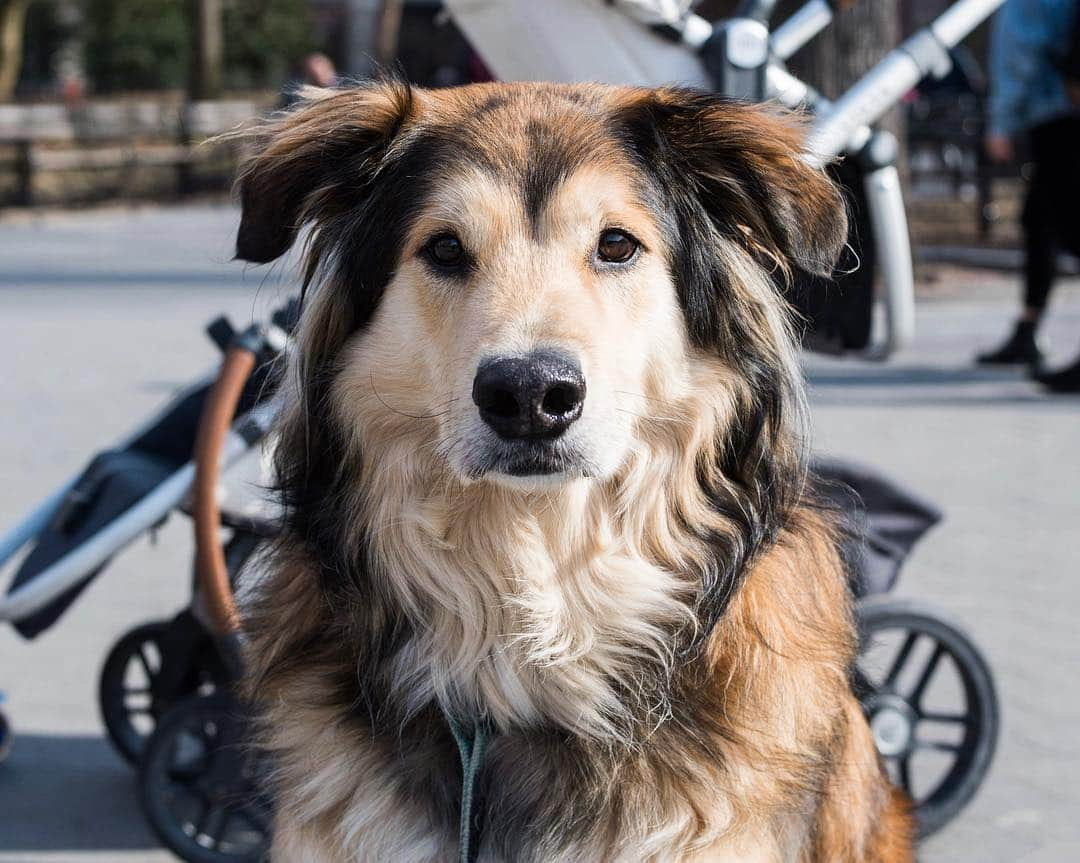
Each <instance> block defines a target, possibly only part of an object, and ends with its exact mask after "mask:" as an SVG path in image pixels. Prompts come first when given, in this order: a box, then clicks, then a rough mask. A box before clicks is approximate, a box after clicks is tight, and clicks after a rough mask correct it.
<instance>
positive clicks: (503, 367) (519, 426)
mask: <svg viewBox="0 0 1080 863" xmlns="http://www.w3.org/2000/svg"><path fill="white" fill-rule="evenodd" d="M472 396H473V401H474V402H475V403H476V407H477V408H478V409H479V411H480V416H481V417H482V418H483V420H484V422H486V423H487V424H488V425H489V426H491V428H492V429H493V430H494V431H495V433H496V434H497V435H499V437H502V438H507V439H518V438H553V437H558V436H559V435H561V434H562V433H563V432H564V431H566V430H567V429H568V428H569V427H570V425H571V424H572V423H573V422H574V421H575V420H576V419H577V418H578V417H580V416H581V408H582V405H583V404H584V403H585V378H584V376H583V375H582V374H581V368H580V367H579V366H578V364H577V363H576V362H574V361H573V360H571V359H570V358H569V357H567V356H564V355H562V354H559V353H555V352H553V351H537V352H536V353H532V354H529V355H528V356H524V357H494V358H491V359H487V360H484V361H483V362H482V363H481V364H480V368H479V369H478V370H477V372H476V378H475V379H474V380H473V391H472Z"/></svg>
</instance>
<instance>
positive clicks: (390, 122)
mask: <svg viewBox="0 0 1080 863" xmlns="http://www.w3.org/2000/svg"><path fill="white" fill-rule="evenodd" d="M303 96H304V99H305V101H304V103H303V104H302V106H301V107H300V108H298V109H296V110H294V111H291V112H289V113H287V114H284V115H282V116H281V117H279V118H278V119H276V120H274V121H272V122H271V123H269V124H268V125H267V126H266V127H264V129H263V130H262V134H261V135H260V138H261V144H260V147H259V150H258V152H257V153H256V154H255V155H254V156H252V157H251V158H250V159H248V161H247V162H246V163H245V165H244V166H243V168H242V170H241V173H240V178H239V187H240V203H241V206H242V208H243V215H242V216H241V219H240V229H239V231H238V232H237V236H236V257H237V258H238V259H240V260H244V261H251V262H252V263H256V264H265V263H268V262H270V261H273V260H275V259H276V258H279V257H280V256H281V255H283V254H284V253H285V252H286V251H288V249H289V247H290V246H291V245H292V244H293V241H294V240H295V239H296V235H297V233H298V231H299V230H300V228H301V227H302V226H303V225H304V224H305V223H307V222H309V221H313V220H317V219H321V218H324V217H329V216H332V215H335V214H337V213H340V212H342V211H343V210H346V209H348V208H349V207H351V206H354V205H355V204H356V203H358V197H359V195H360V194H361V190H363V189H364V188H365V187H366V186H367V182H366V180H367V179H370V177H371V176H372V175H373V174H374V172H375V170H376V169H377V167H378V165H379V164H380V162H381V160H382V157H383V156H384V155H385V153H386V151H387V148H388V147H389V145H390V142H391V141H393V139H394V137H395V136H396V135H397V133H398V131H399V130H400V129H401V127H402V125H403V124H404V123H405V122H406V120H408V118H409V117H410V115H411V114H412V112H413V107H414V105H413V93H412V89H411V88H410V87H409V85H408V84H407V83H405V82H401V81H389V82H376V83H372V84H368V85H365V86H361V87H357V88H353V89H350V90H315V89H310V90H306V91H304V93H303Z"/></svg>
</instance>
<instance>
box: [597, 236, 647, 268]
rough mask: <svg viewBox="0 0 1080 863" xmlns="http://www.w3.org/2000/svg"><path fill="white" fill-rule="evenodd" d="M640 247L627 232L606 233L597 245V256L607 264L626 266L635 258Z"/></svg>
mask: <svg viewBox="0 0 1080 863" xmlns="http://www.w3.org/2000/svg"><path fill="white" fill-rule="evenodd" d="M640 245H641V244H640V243H638V241H637V240H635V239H634V238H633V237H631V236H630V235H629V234H627V233H626V232H625V231H604V233H602V234H601V235H600V242H598V243H597V244H596V254H597V255H599V257H600V260H601V261H604V262H606V263H609V264H625V263H626V262H627V261H629V260H630V259H631V258H632V257H634V253H635V252H637V250H638V248H639V246H640Z"/></svg>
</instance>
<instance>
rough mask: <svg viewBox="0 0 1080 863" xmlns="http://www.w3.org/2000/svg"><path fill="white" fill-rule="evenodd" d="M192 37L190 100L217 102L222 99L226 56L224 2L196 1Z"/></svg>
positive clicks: (218, 0) (212, 0) (214, 0)
mask: <svg viewBox="0 0 1080 863" xmlns="http://www.w3.org/2000/svg"><path fill="white" fill-rule="evenodd" d="M192 35H193V36H194V45H193V48H194V50H193V51H192V52H191V56H192V66H191V98H192V99H216V98H217V97H218V96H220V95H221V66H222V62H223V60H224V55H225V40H224V36H223V35H222V26H221V0H194V16H193V20H192Z"/></svg>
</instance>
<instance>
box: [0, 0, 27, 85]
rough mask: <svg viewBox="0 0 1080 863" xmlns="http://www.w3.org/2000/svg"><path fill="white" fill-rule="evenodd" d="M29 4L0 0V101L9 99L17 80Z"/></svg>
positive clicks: (21, 0)
mask: <svg viewBox="0 0 1080 863" xmlns="http://www.w3.org/2000/svg"><path fill="white" fill-rule="evenodd" d="M29 5H30V0H0V102H10V101H11V99H12V97H13V96H14V95H15V85H16V84H17V83H18V82H19V71H20V70H21V69H22V48H23V28H24V26H25V24H26V9H27V7H28V6H29Z"/></svg>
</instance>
